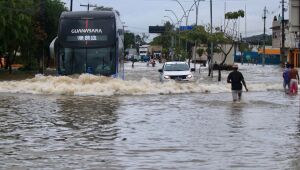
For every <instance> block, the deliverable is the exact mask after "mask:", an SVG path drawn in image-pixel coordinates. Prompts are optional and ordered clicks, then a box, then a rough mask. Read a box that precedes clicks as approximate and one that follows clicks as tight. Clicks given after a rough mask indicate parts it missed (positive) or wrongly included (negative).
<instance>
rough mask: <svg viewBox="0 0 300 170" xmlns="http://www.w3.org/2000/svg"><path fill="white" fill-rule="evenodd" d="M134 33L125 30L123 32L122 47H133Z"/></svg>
mask: <svg viewBox="0 0 300 170" xmlns="http://www.w3.org/2000/svg"><path fill="white" fill-rule="evenodd" d="M134 36H135V35H134V33H131V32H125V34H124V48H125V49H127V48H131V47H135V48H136V45H135V40H134Z"/></svg>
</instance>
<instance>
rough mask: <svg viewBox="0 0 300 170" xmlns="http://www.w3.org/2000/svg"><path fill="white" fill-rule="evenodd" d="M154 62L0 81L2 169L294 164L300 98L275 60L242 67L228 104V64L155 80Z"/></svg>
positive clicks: (298, 154)
mask: <svg viewBox="0 0 300 170" xmlns="http://www.w3.org/2000/svg"><path fill="white" fill-rule="evenodd" d="M159 67H161V65H160V64H158V65H157V66H156V67H147V66H146V64H145V63H136V64H135V67H134V68H131V63H128V64H126V70H125V71H126V80H125V81H122V80H117V79H110V78H105V77H96V76H91V75H80V76H74V77H63V76H62V77H53V76H41V75H37V76H36V77H35V78H33V79H27V80H22V81H1V82H0V94H1V95H0V122H1V124H0V169H113V170H114V169H116V170H119V169H196V170H198V169H230V170H231V169H263V170H266V169H270V170H271V169H272V170H274V169H280V170H282V169H300V106H299V105H300V99H299V95H294V96H290V95H287V94H285V93H284V92H283V91H282V78H281V72H282V69H281V68H279V67H278V66H265V67H262V66H256V65H243V66H240V71H241V72H242V73H243V74H244V77H245V79H246V82H247V85H248V87H249V92H247V93H246V92H244V93H243V99H242V101H241V102H240V103H233V102H232V96H231V93H230V86H229V85H228V84H227V83H226V82H225V80H226V77H227V75H228V73H229V72H226V71H223V72H222V82H217V72H214V78H213V79H212V78H209V77H207V68H201V69H200V73H199V70H198V69H197V71H196V73H195V76H196V79H197V80H196V82H194V83H175V82H169V83H160V82H159V78H158V74H159V73H158V71H157V70H158V68H159Z"/></svg>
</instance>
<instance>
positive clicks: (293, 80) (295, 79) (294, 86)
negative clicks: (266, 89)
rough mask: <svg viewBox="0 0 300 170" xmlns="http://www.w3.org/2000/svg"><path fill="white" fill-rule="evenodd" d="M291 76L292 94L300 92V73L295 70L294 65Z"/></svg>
mask: <svg viewBox="0 0 300 170" xmlns="http://www.w3.org/2000/svg"><path fill="white" fill-rule="evenodd" d="M289 75H290V93H291V94H293V93H297V92H298V84H299V73H298V70H297V68H294V65H293V64H292V65H291V70H290V72H289Z"/></svg>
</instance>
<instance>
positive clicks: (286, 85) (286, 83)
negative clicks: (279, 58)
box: [282, 63, 291, 93]
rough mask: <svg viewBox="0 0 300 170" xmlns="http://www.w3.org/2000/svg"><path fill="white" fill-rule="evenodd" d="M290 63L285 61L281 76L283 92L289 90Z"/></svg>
mask: <svg viewBox="0 0 300 170" xmlns="http://www.w3.org/2000/svg"><path fill="white" fill-rule="evenodd" d="M290 71H291V69H290V65H289V64H288V63H287V64H286V68H285V69H284V70H283V73H282V77H283V89H284V91H285V93H289V92H290V80H291V78H290Z"/></svg>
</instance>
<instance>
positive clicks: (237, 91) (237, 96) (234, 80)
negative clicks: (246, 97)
mask: <svg viewBox="0 0 300 170" xmlns="http://www.w3.org/2000/svg"><path fill="white" fill-rule="evenodd" d="M232 68H233V71H232V72H230V73H229V75H228V77H227V83H231V91H232V98H233V101H234V102H236V101H237V100H238V101H240V100H241V99H242V90H243V86H242V84H243V85H244V87H245V89H246V91H248V88H247V86H246V82H245V80H244V76H243V74H242V73H241V72H239V71H238V65H237V64H234V65H233V66H232Z"/></svg>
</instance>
